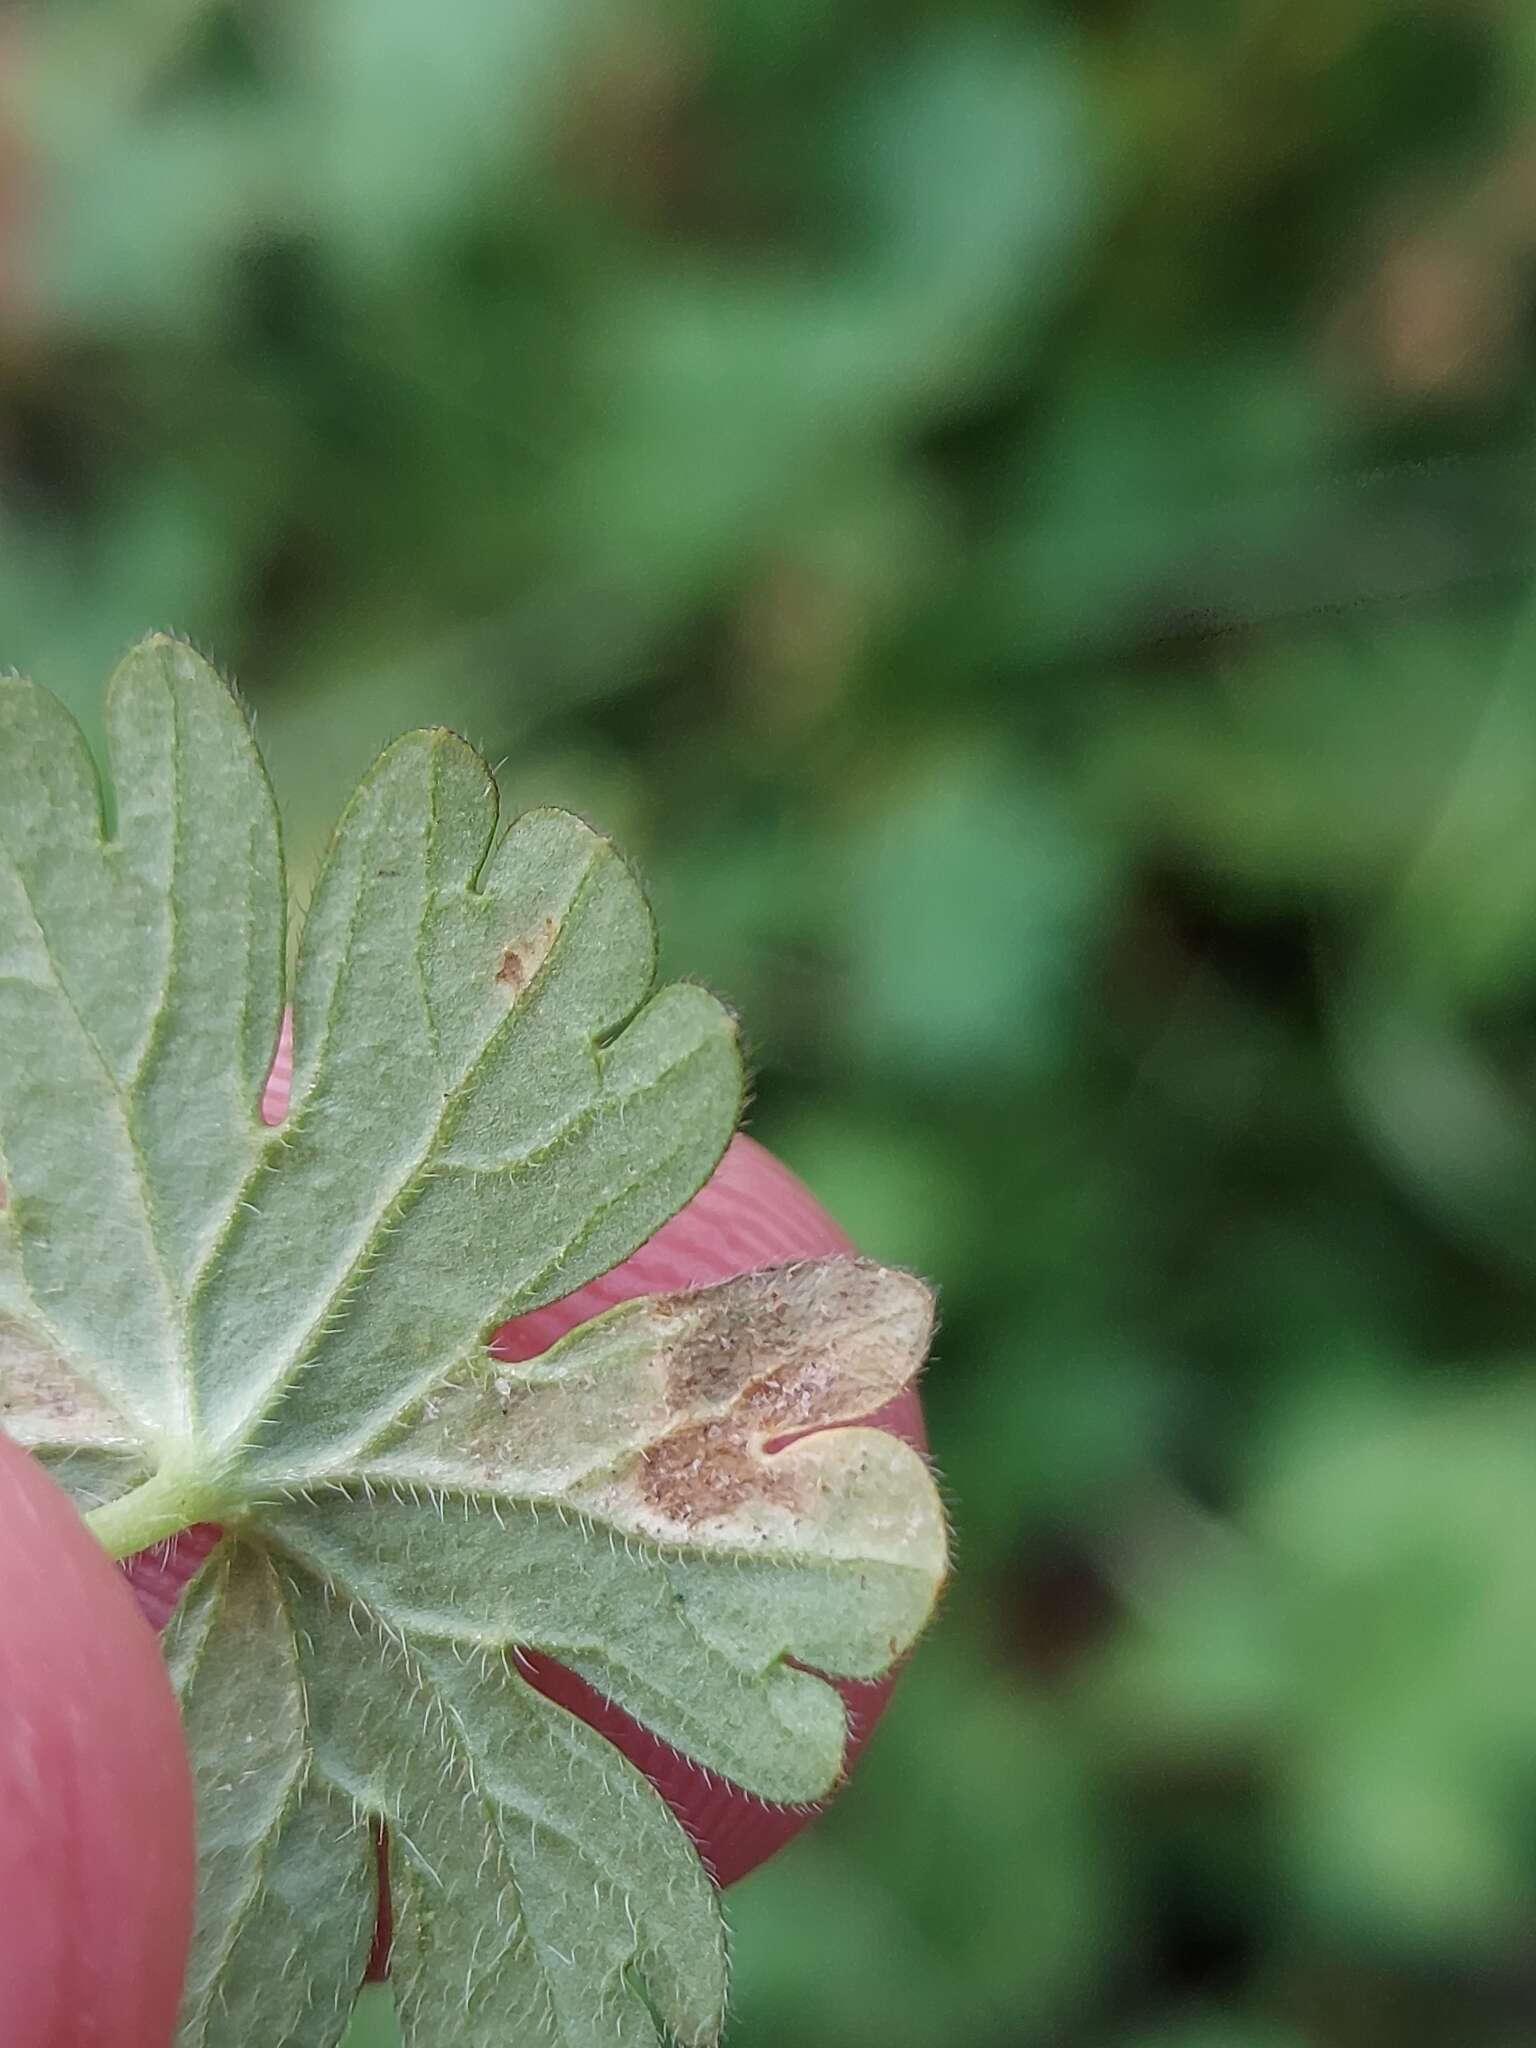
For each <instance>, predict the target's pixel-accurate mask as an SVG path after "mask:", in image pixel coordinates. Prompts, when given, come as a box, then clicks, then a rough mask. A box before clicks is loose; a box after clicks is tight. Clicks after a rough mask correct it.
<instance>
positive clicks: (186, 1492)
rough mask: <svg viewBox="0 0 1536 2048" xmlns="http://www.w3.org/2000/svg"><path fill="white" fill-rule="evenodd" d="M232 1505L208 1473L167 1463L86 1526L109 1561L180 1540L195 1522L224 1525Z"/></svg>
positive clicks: (93, 1514)
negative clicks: (207, 1476) (212, 1481)
mask: <svg viewBox="0 0 1536 2048" xmlns="http://www.w3.org/2000/svg"><path fill="white" fill-rule="evenodd" d="M229 1507H230V1503H229V1502H228V1500H225V1499H221V1498H220V1497H219V1496H218V1495H217V1494H216V1493H215V1491H214V1489H213V1488H211V1487H210V1486H209V1485H208V1483H207V1480H206V1477H205V1476H204V1475H202V1474H199V1473H195V1472H192V1471H189V1470H188V1469H187V1467H186V1466H184V1465H181V1464H179V1463H177V1462H175V1461H168V1462H167V1463H166V1464H164V1465H162V1466H161V1468H160V1470H159V1471H158V1472H155V1473H153V1474H152V1475H151V1477H150V1478H148V1479H146V1480H144V1481H143V1482H142V1483H141V1484H140V1485H138V1486H135V1487H134V1488H132V1490H131V1491H130V1492H128V1493H125V1494H123V1495H122V1496H121V1497H120V1498H119V1499H117V1500H113V1501H108V1502H107V1503H106V1504H105V1506H103V1507H99V1508H93V1509H92V1510H91V1511H90V1513H89V1514H88V1515H87V1516H86V1518H85V1522H86V1527H87V1528H88V1529H89V1530H90V1531H91V1533H92V1535H93V1536H94V1537H95V1538H96V1540H97V1542H98V1543H99V1544H100V1545H101V1547H102V1548H103V1550H105V1551H106V1553H107V1555H108V1556H109V1557H113V1558H124V1557H133V1556H135V1555H137V1553H138V1552H139V1551H141V1550H150V1549H152V1548H153V1547H154V1545H155V1544H157V1543H165V1542H167V1541H168V1540H169V1539H170V1538H171V1537H172V1536H179V1535H180V1534H181V1532H182V1530H183V1529H190V1528H191V1526H192V1525H193V1523H194V1522H217V1521H221V1520H223V1519H224V1518H225V1516H226V1515H227V1514H228V1512H229Z"/></svg>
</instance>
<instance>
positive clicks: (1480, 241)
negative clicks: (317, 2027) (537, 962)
mask: <svg viewBox="0 0 1536 2048" xmlns="http://www.w3.org/2000/svg"><path fill="white" fill-rule="evenodd" d="M1533 371H1536V13H1533V11H1532V9H1531V7H1530V6H1529V0H1510V4H1508V5H1504V4H1500V0H1077V4H1071V0H1055V4H1050V0H1039V4H1036V5H1029V4H1011V5H1009V4H1003V0H990V4H989V0H435V4H428V0H225V4H218V0H113V4H112V5H104V4H94V5H91V4H85V0H78V4H76V0H51V4H36V5H32V6H30V7H29V6H20V5H12V6H10V7H8V8H7V9H6V10H5V11H4V13H3V15H0V659H4V660H6V661H8V662H12V663H14V664H16V665H17V666H21V667H25V668H28V669H30V670H31V671H32V672H33V673H35V674H36V675H37V676H38V677H39V678H40V679H41V680H43V681H45V682H47V683H48V684H49V685H51V686H52V687H53V688H54V689H56V690H58V691H60V692H61V693H62V694H64V695H65V696H66V697H68V698H69V699H70V701H71V702H73V703H74V704H75V705H76V706H77V707H78V709H79V710H80V712H81V714H82V716H83V717H84V718H85V719H86V720H87V721H90V720H92V719H93V718H94V717H95V706H96V701H97V691H98V687H99V682H100V678H101V676H102V675H103V673H104V672H105V670H106V669H107V668H108V666H109V665H110V663H111V661H112V660H113V658H114V657H115V655H116V653H117V652H118V651H119V650H120V649H121V648H122V647H123V646H124V644H125V643H126V642H127V641H129V640H130V639H132V638H133V637H135V636H136V635H137V634H138V633H139V632H140V631H141V630H143V629H145V628H147V627H150V626H159V625H165V626H171V627H175V628H179V629H181V630H183V631H185V632H187V633H189V634H190V635H192V636H193V637H194V638H195V639H196V640H197V641H198V642H199V644H201V645H202V646H204V647H206V648H208V649H210V650H212V651H214V652H215V653H217V654H218V655H219V657H220V658H221V659H222V660H223V661H224V662H225V663H226V664H227V665H229V666H230V667H232V668H233V669H234V671H235V673H236V674H237V676H238V677H239V680H240V682H241V684H242V686H243V688H244V690H245V692H246V694H247V696H248V698H249V700H250V702H251V703H252V705H253V706H254V707H255V711H256V714H257V717H258V721H259V728H260V732H261V735H262V738H263V740H264V743H265V745H266V746H267V748H268V750H269V754H270V757H271V759H272V762H273V766H274V771H275V774H276V776H277V779H278V784H279V788H280V791H281V793H282V796H283V800H284V803H285V807H286V811H287V815H288V819H289V822H290V838H291V845H292V851H293V856H294V862H295V869H296V873H297V876H298V878H299V883H300V890H301V894H302V888H303V884H304V878H305V877H306V875H309V874H311V873H312V872H313V867H314V862H315V859H316V856H317V853H318V849H319V847H320V845H321V843H322V835H323V832H324V830H325V826H326V823H327V821H328V819H329V817H330V816H331V815H332V814H333V813H334V811H335V810H336V808H337V806H338V805H339V803H340V801H341V799H342V797H343V796H344V794H345V791H346V790H347V788H348V787H349V785H350V782H351V779H352V778H353V776H354V775H355V774H356V773H357V772H358V771H359V770H360V768H361V767H362V765H363V764H364V762H365V760H366V759H367V757H368V756H369V754H370V753H371V751H372V750H373V749H374V748H375V747H376V745H377V744H378V743H380V742H381V741H382V740H384V739H386V738H388V737H389V736H391V735H392V734H393V733H394V732H396V731H397V730H399V729H401V728H402V727H404V726H407V725H411V724H416V723H422V722H430V721H442V722H449V723H453V724H456V725H458V726H460V727H462V728H463V729H464V730H465V731H467V732H468V733H469V734H470V735H471V736H472V737H473V738H474V739H476V740H477V741H478V742H480V743H481V744H482V745H483V746H484V747H485V748H486V749H487V751H488V752H489V753H490V754H491V755H492V756H493V757H494V758H496V759H497V760H499V761H500V762H501V763H502V764H503V768H502V773H503V779H504V783H505V787H506V789H507V792H508V794H509V796H510V798H511V799H512V800H513V801H514V802H518V803H520V802H524V801H540V802H557V803H563V804H567V805H570V806H573V807H574V808H576V809H578V810H580V811H581V812H583V813H585V814H586V815H588V816H590V817H592V818H593V819H595V820H597V821H599V822H600V823H601V824H603V825H604V826H605V827H607V828H609V829H611V830H612V831H614V832H615V833H616V834H617V835H618V836H619V838H620V839H621V841H622V842H623V843H624V844H625V845H626V846H627V847H628V848H629V849H630V850H631V851H632V852H633V853H634V855H635V856H636V858H637V860H638V861H639V863H640V865H641V867H642V869H643V871H644V872H645V874H646V875H647V877H648V880H649V883H650V886H651V888H652V890H653V893H654V896H655V898H656V901H657V904H658V908H659V911H660V914H661V918H662V924H663V929H664V932H665V935H666V943H667V965H668V967H669V969H670V970H672V971H680V972H683V973H687V974H691V975H694V976H698V977H701V978H703V979H704V980H706V981H707V982H709V983H710V984H711V985H713V986H715V987H716V988H718V989H720V990H721V991H722V992H724V993H725V994H727V995H728V996H729V997H730V998H731V999H732V1000H733V1001H734V1002H735V1003H736V1004H737V1005H738V1006H739V1007H740V1009H741V1011H742V1013H743V1016H744V1018H745V1020H746V1027H747V1031H748V1035H749V1039H750V1044H751V1047H752V1052H753V1058H754V1067H755V1077H756V1091H755V1101H754V1104H753V1109H752V1127H753V1128H754V1130H755V1131H756V1132H757V1134H758V1135H759V1136H760V1137H762V1138H763V1139H765V1140H766V1141H767V1142H768V1143H769V1144H771V1145H773V1146H775V1147H776V1148H777V1149H778V1150H779V1151H780V1152H781V1153H782V1154H783V1155H784V1156H785V1157H786V1158H787V1159H788V1160H789V1161H790V1162H791V1163H792V1164H793V1165H794V1166H795V1167H797V1168H798V1169H799V1171H800V1172H801V1173H802V1174H804V1175H805V1176H806V1177H807V1179H809V1180H810V1182H811V1183H812V1184H813V1186H814V1187H815V1188H816V1189H817V1190H818V1191H819V1192H820V1194H821V1195H822V1197H823V1198H824V1200H825V1201H826V1202H827V1203H828V1204H829V1205H830V1206H831V1207H832V1208H833V1209H835V1210H836V1211H837V1213H838V1214H839V1215H840V1216H841V1217H842V1218H843V1219H844V1220H845V1221H846V1222H847V1224H848V1225H849V1226H850V1228H851V1229H852V1230H853V1231H854V1232H855V1233H856V1234H857V1235H858V1237H859V1238H860V1240H861V1241H862V1243H863V1244H864V1245H865V1246H866V1247H867V1248H868V1249H869V1250H870V1251H871V1252H874V1253H876V1254H879V1255H881V1256H883V1257H885V1258H887V1259H891V1260H897V1261H905V1262H909V1263H911V1264H913V1265H915V1266H917V1267H920V1268H921V1269H923V1270H924V1271H925V1272H927V1273H929V1274H931V1275H933V1276H934V1277H935V1278H936V1279H937V1281H938V1282H939V1284H940V1287H941V1289H942V1297H943V1312H944V1324H943V1331H942V1336H941V1340H940V1343H939V1347H938V1352H937V1356H936V1359H935V1362H934V1365H933V1368H932V1371H931V1375H930V1380H929V1385H928V1398H929V1408H930V1415H931V1423H932V1433H933V1439H934V1444H935V1448H936V1455H937V1458H938V1461H939V1464H940V1466H941V1469H942V1472H943V1475H944V1478H945V1482H946V1485H947V1488H948V1492H949V1495H950V1497H951V1499H952V1502H953V1507H954V1513H955V1517H956V1523H957V1530H958V1554H959V1566H960V1570H959V1575H958V1578H957V1580H956V1583H955V1586H954V1590H953V1592H952V1594H951V1596H950V1598H949V1600H948V1604H947V1608H946V1612H945V1615H944V1618H943V1621H942V1624H941V1626H940V1627H939V1628H938V1630H937V1632H936V1633H935V1635H934V1637H933V1638H932V1639H931V1641H930V1642H929V1643H928V1645H927V1646H926V1647H925V1648H924V1649H923V1651H922V1652H921V1654H920V1656H919V1657H918V1658H917V1660H916V1662H915V1665H914V1667H913V1669H912V1671H911V1672H910V1675H909V1676H908V1678H907V1679H906V1681H905V1682H904V1684H903V1687H902V1689H901V1692H900V1694H899V1696H898V1701H897V1704H896V1706H895V1707H894V1709H893V1710H892V1712H891V1714H890V1716H889V1718H888V1721H887V1723H886V1725H885V1727H884V1729H883V1730H882V1733H881V1735H880V1737H879V1739H878V1740H877V1742H876V1743H875V1745H874V1747H873V1749H872V1751H871V1753H870V1755H869V1758H868V1763H867V1767H866V1768H865V1769H864V1770H863V1772H862V1773H861V1775H860V1778H859V1780H858V1782H857V1784H856V1785H855V1787H854V1788H853V1790H852V1792H851V1793H850V1794H849V1795H848V1796H847V1798H846V1799H845V1800H844V1801H843V1803H842V1804H841V1805H840V1806H839V1807H838V1808H837V1809H836V1810H835V1812H834V1813H833V1814H832V1815H831V1816H830V1817H829V1818H828V1819H827V1820H826V1821H825V1822H824V1824H823V1825H822V1826H821V1827H820V1829H819V1830H818V1831H817V1832H816V1833H815V1834H814V1835H813V1836H811V1837H809V1838H807V1839H805V1840H804V1841H803V1842H802V1843H800V1844H799V1845H798V1846H797V1847H795V1848H794V1849H793V1850H792V1851H791V1852H789V1853H788V1854H787V1855H785V1856H784V1857H783V1858H782V1859H781V1860H780V1861H779V1862H778V1863H777V1864H775V1865H773V1866H771V1867H770V1868H769V1869H768V1870H766V1871H764V1872H763V1873H762V1874H761V1875H759V1876H758V1877H757V1878H755V1879H754V1880H752V1881H751V1882H750V1883H748V1884H747V1885H746V1886H744V1887H742V1888H741V1890H740V1891H739V1892H738V1893H736V1894H735V1895H734V1896H733V1899H732V1914H733V1918H734V1921H735V1925H736V1933H737V1959H738V1961H737V1973H736V2011H735V2018H734V2032H733V2035H732V2037H731V2038H732V2042H733V2044H734V2048H770V2044H771V2048H780V2044H783V2043H786V2042H806V2043H811V2044H815V2048H948V2044H956V2048H1007V2044H1020V2048H1033V2044H1045V2043H1048V2044H1052V2048H1415V2044H1421V2043H1423V2044H1436V2048H1438V2044H1444V2048H1517V2044H1523V2043H1528V2042H1530V2041H1531V2040H1532V2039H1533V2038H1536V1364H1533V1360H1536V606H1533V602H1532V597H1531V591H1532V588H1533V571H1536V516H1533V515H1536V492H1533V482H1536V465H1533V454H1536V417H1533V398H1536V377H1533ZM389 2034H390V2022H389V2020H388V2015H387V2012H386V2011H385V2010H384V2008H383V2006H382V2005H377V2004H376V2005H375V2007H374V2008H373V2010H372V2011H371V2012H370V2013H369V2014H368V2015H367V2017H366V2018H365V2019H364V2021H363V2022H362V2023H361V2025H360V2027H359V2030H358V2034H357V2037H356V2038H357V2041H358V2042H359V2043H361V2042H363V2041H367V2042H369V2043H371V2044H376V2043H382V2042H384V2041H386V2040H387V2039H388V2038H389ZM253 2048H257V2044H253Z"/></svg>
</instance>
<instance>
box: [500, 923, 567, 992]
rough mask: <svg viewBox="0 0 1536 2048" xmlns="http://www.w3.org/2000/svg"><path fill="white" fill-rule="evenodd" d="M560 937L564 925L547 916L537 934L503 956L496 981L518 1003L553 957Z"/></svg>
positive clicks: (514, 946)
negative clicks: (553, 951) (556, 942)
mask: <svg viewBox="0 0 1536 2048" xmlns="http://www.w3.org/2000/svg"><path fill="white" fill-rule="evenodd" d="M559 936H560V926H559V923H558V921H557V920H556V919H555V918H553V917H546V918H545V919H544V920H543V922H542V923H541V924H540V925H539V928H538V929H537V931H535V932H532V933H531V934H530V935H529V936H528V937H527V938H523V939H519V940H518V941H517V943H516V945H512V946H508V947H507V949H506V951H505V952H504V953H503V954H502V956H501V965H500V966H499V967H498V968H497V969H496V979H497V981H498V982H499V983H500V984H501V986H502V987H503V988H504V989H505V990H506V991H507V994H508V995H509V996H511V997H512V998H513V999H514V1000H515V999H516V998H517V997H518V996H519V995H521V993H522V991H523V990H524V989H525V988H526V987H527V986H528V984H529V982H530V981H532V979H533V977H534V976H535V975H536V974H537V973H538V971H539V969H540V968H541V967H542V966H543V965H544V962H545V961H546V960H547V959H548V958H549V951H550V948H551V947H552V946H553V945H554V943H555V940H556V939H557V938H558V937H559Z"/></svg>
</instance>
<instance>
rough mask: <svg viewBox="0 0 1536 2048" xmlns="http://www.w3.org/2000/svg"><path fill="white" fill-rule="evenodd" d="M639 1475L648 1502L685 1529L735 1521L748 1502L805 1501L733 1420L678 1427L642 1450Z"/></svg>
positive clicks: (790, 1504)
mask: <svg viewBox="0 0 1536 2048" xmlns="http://www.w3.org/2000/svg"><path fill="white" fill-rule="evenodd" d="M636 1476H637V1479H638V1490H639V1494H640V1498H641V1499H642V1501H643V1502H644V1503H645V1505H646V1506H647V1507H648V1508H650V1509H652V1510H653V1511H654V1512H655V1513H657V1514H659V1515H662V1516H664V1517H665V1518H666V1520H667V1521H669V1522H673V1523H676V1524H678V1525H679V1526H680V1527H682V1528H691V1527H692V1526H693V1524H694V1523H695V1522H701V1521H710V1520H713V1519H715V1518H717V1517H718V1518H724V1519H729V1518H730V1516H732V1515H733V1514H735V1513H737V1512H738V1511H739V1510H740V1509H741V1508H742V1507H744V1506H745V1505H746V1503H747V1502H748V1501H762V1500H771V1501H773V1502H775V1503H776V1504H778V1505H780V1506H783V1507H786V1508H789V1509H791V1510H793V1509H795V1508H796V1507H797V1506H798V1505H799V1504H800V1503H799V1501H798V1499H797V1490H796V1488H794V1487H793V1486H792V1485H790V1483H789V1481H788V1479H787V1478H786V1476H785V1474H784V1473H783V1471H782V1470H779V1469H776V1468H775V1467H773V1466H772V1465H769V1464H765V1463H764V1461H763V1459H762V1458H761V1457H760V1456H759V1455H758V1454H757V1453H756V1452H755V1451H754V1450H752V1449H751V1448H750V1447H749V1445H748V1444H747V1442H746V1441H745V1440H744V1438H743V1437H742V1434H741V1432H740V1430H739V1428H737V1427H735V1426H734V1425H733V1424H732V1422H731V1421H730V1420H725V1421H717V1422H700V1423H695V1424H694V1425H693V1426H692V1427H691V1428H688V1429H679V1430H674V1431H673V1432H672V1434H671V1435H670V1436H665V1437H663V1438H662V1439H661V1441H660V1442H659V1443H655V1444H651V1445H650V1446H649V1447H648V1448H647V1449H646V1450H644V1451H643V1452H642V1453H641V1456H640V1466H639V1471H638V1473H637V1475H636Z"/></svg>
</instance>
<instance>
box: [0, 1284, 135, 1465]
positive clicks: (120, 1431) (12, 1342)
mask: <svg viewBox="0 0 1536 2048" xmlns="http://www.w3.org/2000/svg"><path fill="white" fill-rule="evenodd" d="M0 1429H4V1430H5V1432H6V1434H7V1435H8V1436H12V1437H14V1438H15V1439H16V1441H17V1442H18V1443H21V1444H25V1445H26V1446H27V1448H28V1449H29V1450H41V1449H46V1448H48V1447H49V1446H53V1445H69V1444H89V1445H91V1446H92V1448H93V1449H97V1450H113V1449H123V1450H128V1449H131V1448H132V1447H133V1445H134V1443H135V1441H136V1439H135V1436H134V1433H133V1431H132V1430H131V1429H130V1428H129V1426H128V1424H127V1422H126V1421H125V1420H124V1418H123V1417H122V1416H121V1415H119V1414H117V1413H116V1411H115V1410H114V1409H113V1408H112V1407H111V1406H110V1405H109V1404H108V1403H107V1402H105V1401H103V1400H102V1398H101V1396H100V1395H99V1394H97V1393H96V1392H95V1390H94V1389H93V1388H92V1387H90V1386H88V1385H87V1384H86V1382H85V1381H84V1380H82V1379H81V1378H80V1377H79V1375H78V1374H77V1373H75V1372H73V1371H71V1369H70V1368H69V1367H68V1366H67V1365H66V1364H65V1363H64V1361H63V1360H62V1359H61V1358H60V1357H59V1355H58V1353H57V1352H55V1351H54V1350H52V1349H51V1348H50V1346H49V1345H47V1344H46V1343H44V1342H43V1340H42V1339H41V1338H39V1337H38V1336H36V1335H35V1334H34V1333H33V1332H32V1331H30V1330H28V1329H27V1328H26V1327H25V1326H24V1325H22V1324H20V1323H16V1322H11V1321H8V1320H6V1319H5V1318H3V1317H0Z"/></svg>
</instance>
